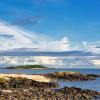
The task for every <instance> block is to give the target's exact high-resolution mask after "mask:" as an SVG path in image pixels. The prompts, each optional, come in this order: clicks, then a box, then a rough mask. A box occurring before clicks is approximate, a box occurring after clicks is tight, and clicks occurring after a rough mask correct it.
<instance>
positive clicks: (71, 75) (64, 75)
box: [45, 72, 99, 81]
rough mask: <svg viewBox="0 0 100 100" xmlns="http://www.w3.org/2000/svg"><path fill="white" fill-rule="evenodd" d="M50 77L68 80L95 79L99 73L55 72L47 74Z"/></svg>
mask: <svg viewBox="0 0 100 100" xmlns="http://www.w3.org/2000/svg"><path fill="white" fill-rule="evenodd" d="M45 76H46V77H48V78H54V79H63V80H67V81H83V80H95V79H96V77H99V76H98V75H94V74H81V73H79V72H54V73H47V74H45Z"/></svg>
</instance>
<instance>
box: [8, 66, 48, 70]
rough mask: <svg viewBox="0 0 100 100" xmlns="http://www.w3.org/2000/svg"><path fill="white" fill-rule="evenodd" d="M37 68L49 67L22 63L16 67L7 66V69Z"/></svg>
mask: <svg viewBox="0 0 100 100" xmlns="http://www.w3.org/2000/svg"><path fill="white" fill-rule="evenodd" d="M35 68H37V69H38V68H47V67H45V66H42V65H20V66H16V67H7V69H35Z"/></svg>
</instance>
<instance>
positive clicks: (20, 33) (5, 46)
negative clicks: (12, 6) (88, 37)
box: [0, 20, 100, 54]
mask: <svg viewBox="0 0 100 100" xmlns="http://www.w3.org/2000/svg"><path fill="white" fill-rule="evenodd" d="M98 47H100V41H97V42H90V43H89V42H87V41H83V42H80V43H73V42H71V41H69V39H68V38H67V37H66V36H65V37H63V38H61V39H59V40H56V39H54V38H52V37H48V36H46V35H41V34H39V33H36V32H30V31H27V30H25V29H22V28H20V27H17V26H15V25H14V26H13V25H10V24H9V23H7V22H4V21H2V20H0V50H10V49H18V48H30V49H32V48H36V49H35V50H37V51H74V50H78V51H89V52H93V53H97V54H100V48H98Z"/></svg>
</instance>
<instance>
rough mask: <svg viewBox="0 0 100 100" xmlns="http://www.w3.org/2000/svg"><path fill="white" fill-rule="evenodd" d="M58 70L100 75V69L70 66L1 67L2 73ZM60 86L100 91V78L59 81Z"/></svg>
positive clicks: (35, 72) (0, 71) (42, 72)
mask: <svg viewBox="0 0 100 100" xmlns="http://www.w3.org/2000/svg"><path fill="white" fill-rule="evenodd" d="M58 71H75V72H80V73H83V74H98V75H100V69H68V68H52V69H34V70H33V69H20V70H19V69H0V73H23V74H45V73H49V72H58ZM58 83H59V85H60V88H62V87H64V86H69V87H72V86H75V87H80V88H83V89H91V90H95V91H99V92H100V78H97V79H96V80H91V81H77V82H69V81H58Z"/></svg>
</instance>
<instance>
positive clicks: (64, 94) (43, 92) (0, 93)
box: [0, 87, 100, 100]
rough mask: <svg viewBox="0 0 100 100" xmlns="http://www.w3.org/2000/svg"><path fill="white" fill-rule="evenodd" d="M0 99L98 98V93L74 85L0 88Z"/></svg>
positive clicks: (54, 99) (63, 99)
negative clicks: (48, 87) (46, 87)
mask: <svg viewBox="0 0 100 100" xmlns="http://www.w3.org/2000/svg"><path fill="white" fill-rule="evenodd" d="M0 100H100V93H98V92H96V91H92V90H83V89H81V88H75V87H64V88H62V89H45V88H28V89H21V88H17V89H11V90H0Z"/></svg>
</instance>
